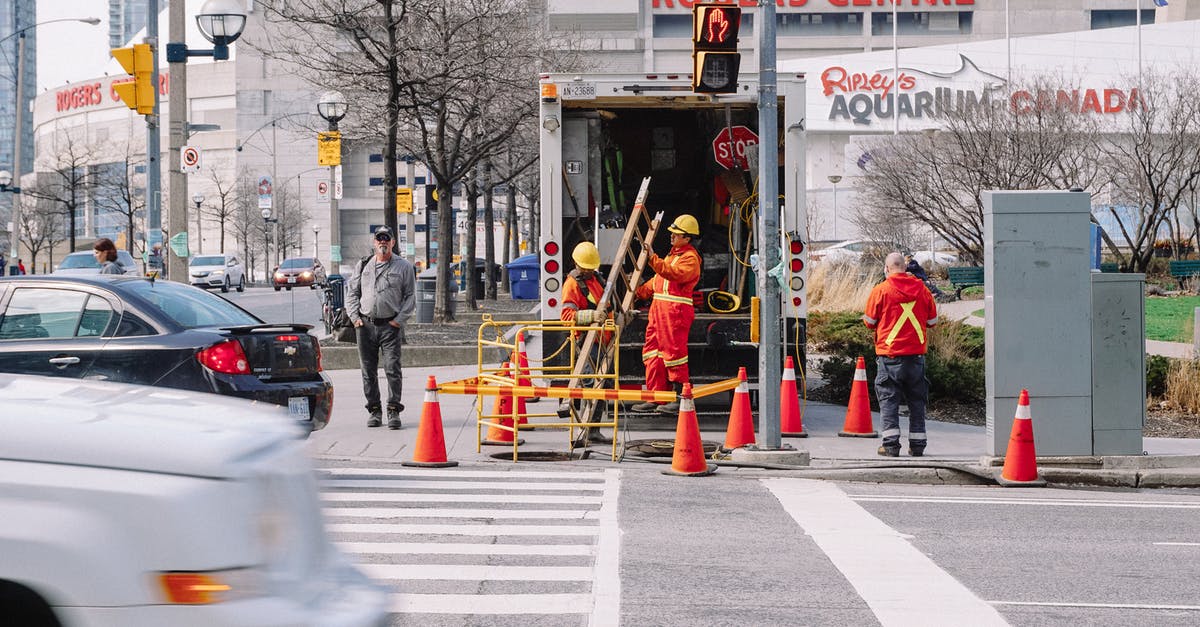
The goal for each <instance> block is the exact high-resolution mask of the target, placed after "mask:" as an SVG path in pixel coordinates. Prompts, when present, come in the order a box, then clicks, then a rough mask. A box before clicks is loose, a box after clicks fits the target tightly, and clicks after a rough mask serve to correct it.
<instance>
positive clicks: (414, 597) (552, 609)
mask: <svg viewBox="0 0 1200 627" xmlns="http://www.w3.org/2000/svg"><path fill="white" fill-rule="evenodd" d="M591 603H592V600H591V598H590V595H587V594H393V595H391V611H392V612H395V613H399V614H581V613H584V612H585V611H586V609H584V608H587V607H588V606H589V605H591Z"/></svg>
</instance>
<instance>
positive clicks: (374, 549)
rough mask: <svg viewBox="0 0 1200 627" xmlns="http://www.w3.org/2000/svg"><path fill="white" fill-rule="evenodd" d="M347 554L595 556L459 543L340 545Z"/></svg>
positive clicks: (579, 550) (547, 547)
mask: <svg viewBox="0 0 1200 627" xmlns="http://www.w3.org/2000/svg"><path fill="white" fill-rule="evenodd" d="M335 544H337V546H338V548H339V549H341V550H342V551H344V552H346V553H380V554H387V555H594V554H595V552H596V549H595V547H592V546H589V545H586V544H461V543H458V542H450V543H437V542H336V543H335Z"/></svg>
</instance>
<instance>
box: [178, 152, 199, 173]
mask: <svg viewBox="0 0 1200 627" xmlns="http://www.w3.org/2000/svg"><path fill="white" fill-rule="evenodd" d="M179 170H180V171H181V172H183V173H184V174H195V173H197V172H199V171H200V149H199V148H197V147H195V146H184V147H183V148H180V149H179Z"/></svg>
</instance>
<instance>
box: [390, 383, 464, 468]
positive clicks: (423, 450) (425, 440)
mask: <svg viewBox="0 0 1200 627" xmlns="http://www.w3.org/2000/svg"><path fill="white" fill-rule="evenodd" d="M437 388H438V386H437V379H436V378H434V377H433V375H430V376H429V379H428V381H426V383H425V404H424V405H422V406H421V425H420V426H419V427H417V441H416V443H415V444H414V446H413V458H412V461H407V462H400V464H401V465H402V466H418V467H421V468H446V467H449V466H457V465H458V462H452V461H447V459H446V434H445V432H444V431H443V430H442V406H441V404H440V403H438V397H437Z"/></svg>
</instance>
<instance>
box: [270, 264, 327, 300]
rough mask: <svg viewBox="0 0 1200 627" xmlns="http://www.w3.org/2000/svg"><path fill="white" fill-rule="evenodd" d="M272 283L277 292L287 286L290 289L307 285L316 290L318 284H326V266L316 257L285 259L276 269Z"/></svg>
mask: <svg viewBox="0 0 1200 627" xmlns="http://www.w3.org/2000/svg"><path fill="white" fill-rule="evenodd" d="M272 284H273V285H274V286H275V291H276V292H278V291H279V290H280V289H281V288H285V287H286V288H287V289H289V290H290V289H292V288H293V287H304V286H306V285H307V286H308V287H309V288H311V289H314V290H315V289H317V286H318V285H324V284H325V266H322V265H321V260H320V259H317V258H315V257H291V258H289V259H284V260H283V263H281V264H279V267H278V268H276V269H275V275H274V278H273V279H272Z"/></svg>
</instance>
